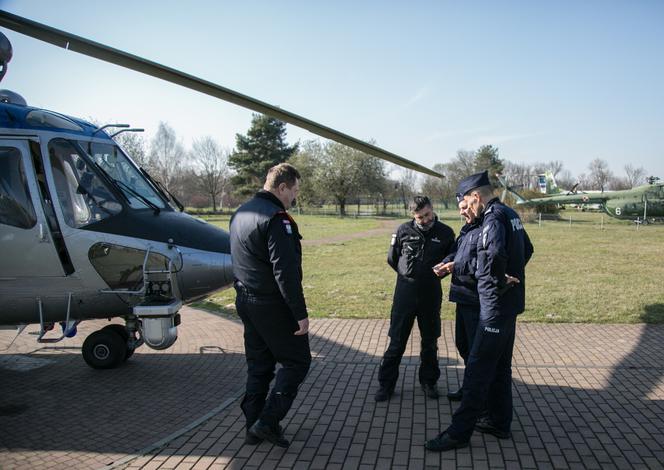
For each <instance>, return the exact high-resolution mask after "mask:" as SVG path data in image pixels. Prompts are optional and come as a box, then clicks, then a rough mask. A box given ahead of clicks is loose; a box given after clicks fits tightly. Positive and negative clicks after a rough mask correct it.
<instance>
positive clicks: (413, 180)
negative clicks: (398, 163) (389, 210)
mask: <svg viewBox="0 0 664 470" xmlns="http://www.w3.org/2000/svg"><path fill="white" fill-rule="evenodd" d="M416 185H417V175H416V174H415V172H414V171H413V170H406V169H402V170H401V177H400V178H399V197H400V198H401V203H402V204H403V210H404V214H406V215H408V206H409V205H410V200H411V199H412V198H413V196H415V194H416V192H417V188H416Z"/></svg>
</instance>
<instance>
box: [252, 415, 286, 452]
mask: <svg viewBox="0 0 664 470" xmlns="http://www.w3.org/2000/svg"><path fill="white" fill-rule="evenodd" d="M247 434H253V435H254V436H256V437H258V438H259V439H264V440H266V441H268V442H271V443H272V444H274V445H275V446H278V447H288V446H289V445H290V442H288V439H286V438H285V437H284V431H283V429H282V428H281V427H280V426H277V428H276V430H275V429H272V428H271V427H270V426H269V425H267V424H264V423H263V422H262V421H261V420H260V419H259V420H258V421H256V422H255V423H254V424H253V426H251V427H250V428H249V431H247Z"/></svg>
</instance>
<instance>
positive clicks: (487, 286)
mask: <svg viewBox="0 0 664 470" xmlns="http://www.w3.org/2000/svg"><path fill="white" fill-rule="evenodd" d="M532 254H533V245H532V243H531V242H530V238H528V234H527V233H526V231H525V230H524V228H523V224H522V223H521V219H520V218H519V215H518V214H517V213H516V212H515V211H514V210H513V209H512V208H510V207H508V206H506V205H505V204H503V203H502V202H500V201H499V200H498V198H494V199H492V200H491V201H489V203H488V204H487V207H486V210H485V211H484V220H483V222H482V234H481V236H480V237H479V240H478V244H477V271H476V272H475V277H476V278H477V290H478V292H479V297H480V306H481V308H480V319H484V318H492V317H495V316H497V315H517V314H519V313H521V312H523V311H524V309H525V304H526V276H525V267H526V263H528V260H530V257H531V256H532ZM505 274H509V275H510V276H514V277H516V278H517V279H519V281H521V282H520V283H519V284H516V285H514V286H512V287H508V286H507V284H506V282H505Z"/></svg>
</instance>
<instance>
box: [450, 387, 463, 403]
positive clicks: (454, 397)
mask: <svg viewBox="0 0 664 470" xmlns="http://www.w3.org/2000/svg"><path fill="white" fill-rule="evenodd" d="M462 398H463V389H461V388H460V389H459V390H457V391H456V392H447V399H448V400H449V401H461V399H462Z"/></svg>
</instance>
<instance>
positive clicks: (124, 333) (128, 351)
mask: <svg viewBox="0 0 664 470" xmlns="http://www.w3.org/2000/svg"><path fill="white" fill-rule="evenodd" d="M103 330H112V331H115V332H117V333H118V334H119V335H120V336H121V337H122V340H123V341H124V344H125V346H126V348H125V357H124V360H123V362H124V361H126V360H127V359H129V358H130V357H131V356H132V355H133V354H134V351H135V350H136V347H135V346H134V344H133V343H134V341H132V342H131V344H130V341H129V331H128V330H127V328H126V327H124V326H122V325H118V324H117V323H114V324H112V325H107V326H105V327H104V328H102V331H103Z"/></svg>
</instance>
